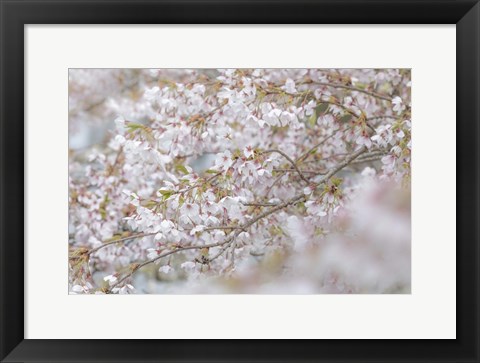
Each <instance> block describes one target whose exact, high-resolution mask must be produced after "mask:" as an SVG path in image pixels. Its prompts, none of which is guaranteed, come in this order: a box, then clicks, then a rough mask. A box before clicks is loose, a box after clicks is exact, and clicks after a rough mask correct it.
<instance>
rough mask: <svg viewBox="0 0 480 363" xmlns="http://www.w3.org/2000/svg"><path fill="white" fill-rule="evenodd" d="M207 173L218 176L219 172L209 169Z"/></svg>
mask: <svg viewBox="0 0 480 363" xmlns="http://www.w3.org/2000/svg"><path fill="white" fill-rule="evenodd" d="M205 173H207V174H217V173H218V171H217V170H212V169H208V170H205Z"/></svg>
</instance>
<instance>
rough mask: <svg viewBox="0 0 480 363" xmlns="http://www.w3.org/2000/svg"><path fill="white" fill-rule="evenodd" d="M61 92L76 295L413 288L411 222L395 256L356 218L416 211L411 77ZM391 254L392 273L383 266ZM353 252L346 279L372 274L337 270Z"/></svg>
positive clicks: (90, 82) (108, 83) (127, 76)
mask: <svg viewBox="0 0 480 363" xmlns="http://www.w3.org/2000/svg"><path fill="white" fill-rule="evenodd" d="M69 81H70V85H69V89H70V95H69V98H70V125H71V127H70V139H71V147H72V146H73V147H72V148H71V150H70V179H69V182H70V194H69V198H70V200H69V213H70V218H69V220H70V226H69V227H70V242H69V244H70V258H69V266H70V275H69V282H70V291H71V292H72V293H88V294H94V293H120V294H128V293H139V292H147V293H157V292H161V293H165V292H170V291H172V292H178V291H186V292H195V291H200V292H228V291H233V292H265V291H267V292H268V291H270V290H269V289H275V288H274V287H273V286H280V285H282V284H284V283H286V284H287V285H286V286H293V285H291V282H292V281H297V282H298V281H303V283H304V285H302V286H306V285H308V286H309V287H308V289H307V290H308V291H312V292H332V291H334V292H345V293H348V292H403V291H408V290H409V286H410V281H409V271H410V267H409V266H410V260H409V248H410V241H409V239H408V238H403V236H408V235H409V233H408V231H409V228H410V227H409V218H408V216H409V210H408V211H407V212H405V213H406V214H405V215H406V217H405V218H404V217H403V216H404V214H402V218H404V219H405V223H403V225H402V226H403V227H402V228H403V229H402V231H403V232H405V233H403V232H402V240H401V242H399V243H400V244H401V248H400V247H399V245H398V243H397V244H395V243H394V242H392V243H385V244H384V245H381V244H378V243H376V242H375V241H376V239H378V238H380V237H379V236H377V235H375V236H374V237H375V238H373V237H372V238H370V237H371V236H370V235H369V234H368V233H367V232H366V229H365V223H366V221H367V222H368V223H369V224H371V225H372V226H371V228H373V230H375V229H376V226H375V225H376V224H377V222H376V221H375V220H374V218H372V217H371V215H372V214H374V213H373V212H372V213H371V214H370V215H368V218H367V217H366V216H365V218H364V219H362V216H361V215H362V211H361V207H359V206H365V205H368V203H365V198H366V196H367V195H368V196H369V198H371V200H370V199H369V203H375V200H377V201H378V200H380V199H381V201H382V203H383V204H382V208H383V209H382V210H386V211H387V212H388V213H390V212H391V213H394V214H395V213H396V214H398V213H400V212H399V211H398V208H400V207H398V208H397V205H400V204H401V202H399V201H397V200H396V199H395V198H397V197H398V198H407V199H408V198H409V197H408V191H409V189H410V160H411V105H410V85H411V84H410V71H409V70H406V69H366V70H364V69H215V70H213V69H205V70H203V69H198V70H76V69H72V70H70V79H69ZM85 125H90V126H88V127H90V134H94V135H95V137H92V136H91V135H90V137H84V139H83V141H82V142H83V144H82V142H79V140H80V139H79V136H78V135H79V134H81V133H82V132H81V129H82V127H83V128H85V127H87V126H85ZM92 130H93V131H92ZM102 130H103V131H102ZM102 133H103V136H102V137H101V138H99V137H98V135H99V134H102ZM87 134H88V133H87ZM72 140H76V142H75V143H73V145H72ZM79 144H81V145H79ZM392 193H393V194H392ZM387 194H388V195H390V194H392V195H390V197H387V196H384V197H382V198H380V197H378V196H379V195H382V196H383V195H387ZM375 196H377V197H378V198H377V199H375ZM405 196H407V197H405ZM389 198H393V199H395V203H393V202H392V203H391V204H392V205H388V203H387V205H386V206H385V205H384V204H385V203H384V201H385V200H390V199H389ZM372 201H373V202H372ZM362 203H363V204H362ZM362 208H363V207H362ZM373 209H374V208H373ZM402 211H403V210H402ZM375 213H376V212H375ZM402 213H404V212H402ZM359 216H360V217H359ZM378 223H381V222H380V221H379V222H378ZM382 231H383V230H382ZM379 233H381V232H379ZM354 235H358V239H357V241H355V239H354V238H353V236H354ZM385 236H386V238H388V236H389V234H388V231H387V233H386V235H385ZM333 241H340V242H338V243H337V244H336V245H335V243H334V242H333ZM352 244H358V245H355V247H352V246H351V245H352ZM333 246H337V247H333ZM322 248H324V249H322ZM399 248H400V250H401V253H402V256H403V257H402V259H401V261H400V262H398V263H396V264H394V266H395V269H392V263H387V262H386V261H385V260H381V261H377V260H376V257H375V256H392V254H393V253H394V252H395V251H397V252H398V249H399ZM330 250H332V251H334V252H332V253H335V256H334V257H335V259H332V260H328V259H327V260H326V258H327V257H325V256H327V255H325V253H326V252H325V251H330ZM352 253H354V254H355V256H356V257H355V264H354V267H352V268H354V269H359V270H362V271H363V270H364V268H365V266H366V265H364V264H367V263H368V264H369V265H370V267H369V268H371V271H370V270H369V271H370V272H371V274H370V275H368V276H367V277H365V278H364V279H363V280H359V279H361V278H362V277H361V274H359V273H356V270H349V269H347V270H345V269H344V268H343V267H342V266H343V265H344V264H345V263H346V261H349V259H351V254H352ZM302 258H303V259H304V260H305V261H308V263H305V264H304V265H303V267H302V263H301V262H299V261H300V259H302ZM389 258H390V257H389ZM312 259H313V260H312ZM315 259H316V260H315ZM314 260H315V261H317V262H318V263H321V264H322V266H321V267H318V268H315V269H314V270H315V271H316V272H315V273H313V272H312V274H311V275H310V276H309V277H308V279H305V278H304V277H305V276H307V275H309V274H308V272H307V271H306V270H305V269H306V266H310V264H314ZM335 261H336V262H335ZM372 264H373V265H372ZM312 271H313V270H312ZM302 276H303V277H302ZM387 277H388V279H389V280H388V281H386V279H387ZM295 279H297V280H295ZM302 279H303V280H302ZM340 281H341V282H340ZM232 286H236V288H232ZM262 286H263V287H264V286H269V288H263V287H262ZM232 289H233V290H232ZM297 290H298V289H297V288H293V287H292V289H291V292H295V291H297Z"/></svg>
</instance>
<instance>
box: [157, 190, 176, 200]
mask: <svg viewBox="0 0 480 363" xmlns="http://www.w3.org/2000/svg"><path fill="white" fill-rule="evenodd" d="M159 193H160V194H161V195H163V200H167V199H168V198H170V197H171V196H172V195H173V194H174V193H175V192H174V191H173V190H159Z"/></svg>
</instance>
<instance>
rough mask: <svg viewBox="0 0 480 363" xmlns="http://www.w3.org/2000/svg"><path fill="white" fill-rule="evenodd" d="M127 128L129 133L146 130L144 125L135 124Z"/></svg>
mask: <svg viewBox="0 0 480 363" xmlns="http://www.w3.org/2000/svg"><path fill="white" fill-rule="evenodd" d="M126 126H127V128H128V131H130V132H131V131H135V130H138V129H143V128H144V126H143V125H142V124H137V123H135V122H129V123H128V124H127V125H126Z"/></svg>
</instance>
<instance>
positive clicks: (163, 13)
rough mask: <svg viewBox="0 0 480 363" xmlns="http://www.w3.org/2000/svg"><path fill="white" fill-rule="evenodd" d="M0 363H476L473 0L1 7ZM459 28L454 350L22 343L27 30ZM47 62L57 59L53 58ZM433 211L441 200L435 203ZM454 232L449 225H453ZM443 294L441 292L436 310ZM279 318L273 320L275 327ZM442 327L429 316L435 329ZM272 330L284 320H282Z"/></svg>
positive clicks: (477, 27) (479, 10)
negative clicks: (41, 26)
mask: <svg viewBox="0 0 480 363" xmlns="http://www.w3.org/2000/svg"><path fill="white" fill-rule="evenodd" d="M0 13H1V56H0V60H1V75H0V80H1V81H0V83H1V99H0V102H1V104H0V110H1V122H0V137H1V158H0V163H1V164H0V176H1V182H0V204H1V209H0V223H1V225H0V248H1V250H0V255H1V269H0V273H1V294H0V308H1V311H0V344H1V345H0V359H1V360H2V362H3V361H5V362H74V361H75V362H94V361H102V362H110V361H112V362H113V361H116V362H127V361H128V362H141V361H145V362H153V361H161V362H166V361H178V362H180V361H182V362H186V361H188V362H190V361H191V362H197V361H198V362H200V361H202V362H209V361H212V362H213V361H215V362H216V361H228V362H254V361H255V362H284V361H285V362H304V361H309V362H310V361H319V362H320V361H322V362H323V361H324V362H479V361H480V347H479V326H480V324H479V305H478V302H479V291H480V290H479V226H478V225H479V223H478V221H479V213H478V211H479V196H480V194H479V188H480V183H479V181H480V180H479V170H480V169H479V164H478V163H479V141H480V138H479V124H480V117H479V113H480V112H479V100H480V93H479V87H480V78H479V77H480V55H479V54H480V4H479V3H478V0H459V1H454V0H425V1H421V0H405V1H398V0H396V1H388V0H362V1H359V0H342V1H335V0H316V1H308V0H299V1H294V0H277V1H266V0H261V1H253V0H243V1H239V0H235V1H223V2H221V1H215V0H198V1H192V0H189V1H182V0H177V1H173V0H168V1H155V0H141V1H134V0H126V1H120V0H110V1H109V0H99V1H87V0H80V1H79V0H77V1H68V0H49V1H32V0H25V1H23V0H0ZM177 23H178V24H180V23H183V24H217V23H222V24H229V23H237V24H260V23H261V24H456V41H457V43H456V47H457V49H456V51H457V55H456V60H457V98H456V106H457V119H456V135H457V142H456V152H457V154H456V155H457V158H456V161H457V163H456V178H457V179H456V180H457V191H456V196H457V219H456V226H457V229H456V235H457V255H456V257H457V265H456V266H457V285H456V286H457V339H455V340H281V341H280V340H217V341H215V340H27V339H24V322H25V320H24V319H25V318H24V213H25V211H24V202H25V201H26V198H25V194H24V180H25V178H27V177H28V175H27V174H25V172H24V166H25V160H24V156H25V155H24V148H25V146H26V145H25V144H24V132H25V129H24V92H25V89H24V81H25V78H24V55H25V54H24V26H25V25H26V24H177ZM52 56H54V55H52ZM440 203H441V202H440V201H439V204H440ZM453 222H454V221H452V223H453ZM441 296H442V291H439V292H438V298H439V299H441ZM279 319H281V318H279ZM441 321H442V317H441V316H439V317H438V323H439V324H441ZM279 324H281V321H279Z"/></svg>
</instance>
